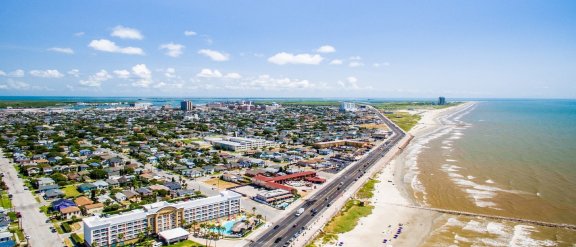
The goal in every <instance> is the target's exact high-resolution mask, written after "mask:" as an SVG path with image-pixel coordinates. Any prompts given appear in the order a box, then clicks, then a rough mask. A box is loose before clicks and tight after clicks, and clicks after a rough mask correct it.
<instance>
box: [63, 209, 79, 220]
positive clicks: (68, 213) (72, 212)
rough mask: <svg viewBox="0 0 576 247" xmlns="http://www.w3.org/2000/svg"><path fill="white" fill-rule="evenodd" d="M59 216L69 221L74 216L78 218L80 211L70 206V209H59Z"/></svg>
mask: <svg viewBox="0 0 576 247" xmlns="http://www.w3.org/2000/svg"><path fill="white" fill-rule="evenodd" d="M60 215H61V216H62V218H64V219H68V220H69V219H71V218H72V217H74V216H76V217H80V216H81V211H80V208H79V207H76V206H71V207H66V208H61V209H60Z"/></svg>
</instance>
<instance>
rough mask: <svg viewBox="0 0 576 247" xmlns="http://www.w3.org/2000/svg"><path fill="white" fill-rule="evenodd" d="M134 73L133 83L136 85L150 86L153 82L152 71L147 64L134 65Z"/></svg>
mask: <svg viewBox="0 0 576 247" xmlns="http://www.w3.org/2000/svg"><path fill="white" fill-rule="evenodd" d="M132 74H133V75H134V77H135V79H136V80H135V81H134V82H133V83H132V86H134V87H148V86H150V84H151V83H152V72H150V70H149V69H148V67H146V64H136V65H134V67H132Z"/></svg>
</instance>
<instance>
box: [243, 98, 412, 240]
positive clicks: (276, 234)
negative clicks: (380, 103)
mask: <svg viewBox="0 0 576 247" xmlns="http://www.w3.org/2000/svg"><path fill="white" fill-rule="evenodd" d="M369 108H370V109H371V110H373V111H376V112H377V113H376V114H377V115H378V116H379V117H380V118H381V119H382V120H383V121H384V122H385V123H386V125H388V127H389V128H390V130H391V131H392V132H393V135H392V137H391V138H390V139H389V140H388V141H386V142H384V143H383V144H381V145H380V146H377V147H376V148H375V149H374V150H372V151H371V152H370V153H369V154H368V155H367V156H365V157H364V158H363V159H361V160H360V161H358V162H356V163H355V164H353V167H352V168H351V169H350V170H348V172H346V173H345V174H341V175H339V177H337V178H335V179H334V180H332V181H331V182H330V183H329V184H328V185H326V186H324V187H323V188H322V189H321V190H320V191H318V193H316V194H314V196H312V197H311V198H309V199H308V200H306V202H305V203H304V204H303V206H302V207H304V208H305V211H304V213H303V214H302V215H300V216H296V215H295V214H296V211H297V210H298V208H296V209H294V210H292V211H291V212H289V213H288V215H287V216H285V217H284V218H282V219H281V220H279V221H278V222H279V223H278V224H277V226H278V227H272V228H270V230H268V231H267V232H266V233H264V234H263V235H262V236H260V237H259V238H258V239H257V240H255V241H254V242H252V243H250V244H249V245H248V246H288V245H289V244H290V242H291V241H292V239H293V238H294V237H296V236H298V234H299V233H300V231H302V230H304V229H305V228H306V227H307V225H308V224H309V223H310V222H312V221H314V220H315V219H316V218H317V217H319V216H320V215H321V214H322V211H324V210H326V209H327V208H328V207H330V206H331V205H332V202H333V201H334V200H335V199H336V198H338V197H340V196H342V195H343V194H344V192H345V191H346V189H347V188H349V187H350V186H351V185H353V184H354V183H355V182H356V181H358V178H359V177H362V176H363V175H364V174H365V171H366V170H367V169H368V168H370V167H371V166H372V165H374V164H375V163H376V162H377V161H378V160H379V159H380V158H382V157H384V155H386V153H388V152H389V151H390V149H391V148H392V147H394V146H395V145H396V144H397V143H398V142H399V141H400V140H401V139H402V138H403V137H404V136H405V135H406V133H404V131H402V130H401V129H400V128H399V127H398V126H397V125H395V124H393V123H392V122H391V121H390V120H389V119H387V118H386V117H384V115H383V114H382V113H380V112H379V111H378V110H376V109H374V108H372V107H369ZM312 210H315V211H316V212H317V214H315V215H313V214H312ZM274 228H276V229H274Z"/></svg>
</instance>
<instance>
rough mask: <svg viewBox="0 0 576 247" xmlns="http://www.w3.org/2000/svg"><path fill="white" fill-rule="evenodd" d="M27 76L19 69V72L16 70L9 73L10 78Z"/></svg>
mask: <svg viewBox="0 0 576 247" xmlns="http://www.w3.org/2000/svg"><path fill="white" fill-rule="evenodd" d="M25 74H26V72H25V71H24V70H22V69H17V70H14V71H12V72H10V73H8V76H9V77H24V75H25Z"/></svg>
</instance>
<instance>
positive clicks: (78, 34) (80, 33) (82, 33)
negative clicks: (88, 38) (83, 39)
mask: <svg viewBox="0 0 576 247" xmlns="http://www.w3.org/2000/svg"><path fill="white" fill-rule="evenodd" d="M84 34H85V33H84V32H77V33H74V36H76V37H80V36H84Z"/></svg>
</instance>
